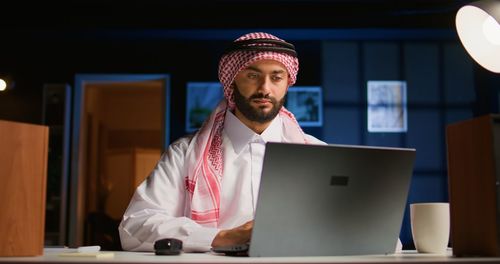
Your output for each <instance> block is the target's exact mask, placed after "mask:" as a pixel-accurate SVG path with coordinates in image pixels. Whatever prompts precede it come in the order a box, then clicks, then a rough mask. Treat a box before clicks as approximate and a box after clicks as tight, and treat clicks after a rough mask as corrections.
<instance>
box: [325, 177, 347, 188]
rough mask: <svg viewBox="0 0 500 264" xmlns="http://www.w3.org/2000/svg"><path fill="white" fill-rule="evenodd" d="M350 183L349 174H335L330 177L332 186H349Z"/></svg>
mask: <svg viewBox="0 0 500 264" xmlns="http://www.w3.org/2000/svg"><path fill="white" fill-rule="evenodd" d="M348 183H349V177H347V176H337V175H333V176H332V178H331V179H330V185H332V186H347V184H348Z"/></svg>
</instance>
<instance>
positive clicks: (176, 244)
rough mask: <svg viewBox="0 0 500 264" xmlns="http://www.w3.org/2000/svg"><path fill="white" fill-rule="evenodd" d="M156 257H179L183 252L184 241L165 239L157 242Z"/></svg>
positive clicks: (155, 246)
mask: <svg viewBox="0 0 500 264" xmlns="http://www.w3.org/2000/svg"><path fill="white" fill-rule="evenodd" d="M154 248H155V254H156V255H179V254H180V253H181V251H182V241H181V240H179V239H176V238H163V239H159V240H156V241H155V245H154Z"/></svg>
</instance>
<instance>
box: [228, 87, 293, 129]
mask: <svg viewBox="0 0 500 264" xmlns="http://www.w3.org/2000/svg"><path fill="white" fill-rule="evenodd" d="M233 95H234V103H235V105H236V108H238V110H239V111H240V112H241V113H242V114H243V116H245V117H246V118H247V119H248V120H250V121H253V122H259V123H267V122H269V121H271V120H273V119H274V118H275V117H276V115H278V113H279V111H280V109H281V107H282V106H283V104H284V103H285V96H283V98H282V99H281V100H279V101H278V100H276V98H274V97H270V96H269V95H264V94H262V93H256V94H253V95H251V96H250V97H249V98H245V97H244V96H243V95H242V94H241V93H240V91H238V88H237V87H234V92H233ZM261 98H264V99H268V100H270V101H271V104H272V105H273V107H272V108H271V109H270V110H269V111H268V112H265V111H264V108H260V107H257V108H256V107H253V106H252V105H251V104H250V102H251V101H252V100H253V99H261Z"/></svg>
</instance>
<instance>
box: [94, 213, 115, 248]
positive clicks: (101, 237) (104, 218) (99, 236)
mask: <svg viewBox="0 0 500 264" xmlns="http://www.w3.org/2000/svg"><path fill="white" fill-rule="evenodd" d="M119 224H120V220H116V219H113V218H111V217H110V216H108V215H107V214H105V213H99V212H92V213H89V214H88V216H87V222H86V232H85V234H86V236H85V245H99V246H101V250H110V251H121V250H122V246H121V243H120V235H119V233H118V225H119Z"/></svg>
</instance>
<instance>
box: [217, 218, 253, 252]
mask: <svg viewBox="0 0 500 264" xmlns="http://www.w3.org/2000/svg"><path fill="white" fill-rule="evenodd" d="M252 228H253V220H252V221H248V222H246V223H244V224H243V225H241V226H238V227H235V228H233V229H227V230H221V231H219V233H217V235H216V236H215V238H214V240H213V241H212V247H222V246H232V245H237V244H245V243H248V242H250V238H251V236H252Z"/></svg>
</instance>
